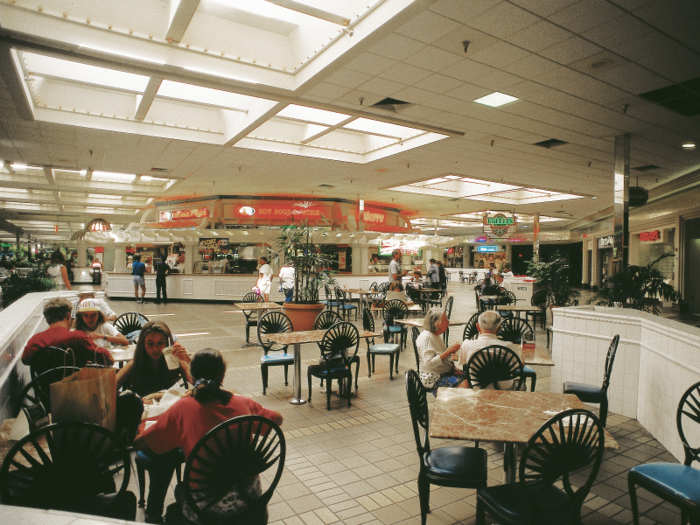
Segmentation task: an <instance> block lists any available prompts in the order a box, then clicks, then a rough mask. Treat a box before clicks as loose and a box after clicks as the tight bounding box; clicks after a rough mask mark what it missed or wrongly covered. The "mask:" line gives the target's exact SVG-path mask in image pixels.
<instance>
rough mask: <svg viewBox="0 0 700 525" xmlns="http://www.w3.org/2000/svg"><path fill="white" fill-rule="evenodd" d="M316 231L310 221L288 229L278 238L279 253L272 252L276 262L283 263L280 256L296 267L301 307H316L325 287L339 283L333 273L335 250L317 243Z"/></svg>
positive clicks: (296, 224)
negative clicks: (315, 239) (315, 241)
mask: <svg viewBox="0 0 700 525" xmlns="http://www.w3.org/2000/svg"><path fill="white" fill-rule="evenodd" d="M314 231H316V228H312V227H310V226H309V223H308V221H306V220H304V221H302V222H300V223H295V224H291V225H290V226H285V227H284V228H283V229H282V232H281V234H280V235H279V236H278V237H277V238H276V239H275V246H276V247H277V252H276V253H275V252H272V253H271V255H272V259H273V261H277V262H279V258H280V254H284V255H285V258H286V261H287V262H291V264H292V266H293V267H294V299H293V302H295V303H300V304H313V303H317V302H318V301H319V290H320V288H321V287H322V286H325V285H328V286H335V284H336V281H335V279H333V275H332V273H331V271H330V268H331V265H332V263H333V257H332V256H331V254H330V253H329V250H331V249H332V247H327V246H323V245H319V244H316V243H314V242H313V234H314Z"/></svg>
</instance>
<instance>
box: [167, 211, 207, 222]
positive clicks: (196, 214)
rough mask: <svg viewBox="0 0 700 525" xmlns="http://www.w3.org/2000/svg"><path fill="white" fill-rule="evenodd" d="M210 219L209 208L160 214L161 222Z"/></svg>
mask: <svg viewBox="0 0 700 525" xmlns="http://www.w3.org/2000/svg"><path fill="white" fill-rule="evenodd" d="M206 217H209V208H195V209H191V210H169V211H162V212H160V222H165V221H182V220H188V219H205V218H206Z"/></svg>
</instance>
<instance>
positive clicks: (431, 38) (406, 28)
mask: <svg viewBox="0 0 700 525" xmlns="http://www.w3.org/2000/svg"><path fill="white" fill-rule="evenodd" d="M459 25H460V24H459V23H458V22H455V21H454V20H450V19H449V18H446V17H444V16H440V15H438V14H436V13H433V12H430V11H423V12H422V13H420V14H419V15H418V16H416V17H415V18H414V19H413V20H411V21H410V22H408V23H406V24H404V25H403V26H401V27H400V28H399V29H398V30H397V31H396V32H397V33H399V34H401V35H404V36H407V37H410V38H412V39H415V40H420V41H421V42H425V43H426V44H432V43H433V42H435V41H436V40H437V39H439V38H440V37H442V36H445V35H446V34H447V33H449V32H451V31H454V30H455V29H457V28H458V27H459ZM385 56H386V55H385Z"/></svg>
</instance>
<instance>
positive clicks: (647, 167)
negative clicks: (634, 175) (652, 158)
mask: <svg viewBox="0 0 700 525" xmlns="http://www.w3.org/2000/svg"><path fill="white" fill-rule="evenodd" d="M632 169H633V170H635V171H651V170H658V169H660V168H659V166H654V165H653V164H647V165H646V166H639V167H638V168H632Z"/></svg>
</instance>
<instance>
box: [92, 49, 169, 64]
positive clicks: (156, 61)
mask: <svg viewBox="0 0 700 525" xmlns="http://www.w3.org/2000/svg"><path fill="white" fill-rule="evenodd" d="M80 47H82V48H85V49H91V50H93V51H99V52H100V53H107V54H108V55H117V56H120V57H126V58H132V59H134V60H141V61H143V62H149V63H151V64H158V65H159V66H163V65H165V60H160V59H157V58H150V57H144V56H140V55H132V54H130V53H124V52H123V51H114V50H112V49H105V48H103V47H95V46H92V45H88V44H81V45H80Z"/></svg>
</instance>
